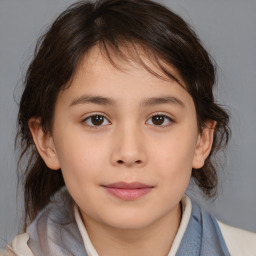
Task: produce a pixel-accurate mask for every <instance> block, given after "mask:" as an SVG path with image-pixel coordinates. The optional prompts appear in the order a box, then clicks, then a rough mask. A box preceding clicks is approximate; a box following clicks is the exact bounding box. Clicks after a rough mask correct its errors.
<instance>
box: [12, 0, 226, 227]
mask: <svg viewBox="0 0 256 256" xmlns="http://www.w3.org/2000/svg"><path fill="white" fill-rule="evenodd" d="M95 45H98V46H100V48H101V50H102V51H103V52H104V53H105V54H106V55H107V56H108V58H109V60H110V61H111V63H112V64H113V65H115V62H114V61H113V58H112V56H113V53H114V55H115V56H116V57H120V58H121V59H122V60H123V61H126V60H128V59H129V58H131V57H132V56H133V57H132V58H133V59H134V60H136V61H139V62H140V63H141V64H142V65H143V66H144V67H145V68H147V69H148V70H149V68H148V67H147V65H146V64H145V63H144V62H143V61H142V60H141V58H140V56H139V53H138V51H137V50H138V47H140V49H143V50H144V51H145V53H146V54H147V55H146V56H151V57H150V59H151V61H152V62H155V63H156V64H157V65H158V66H159V67H160V68H161V70H162V71H163V72H164V73H165V74H166V75H168V76H169V77H170V78H172V79H175V80H176V81H177V82H178V83H180V81H179V80H178V79H177V78H176V77H175V76H173V75H172V74H171V73H170V72H169V71H168V70H167V69H166V65H163V63H165V64H167V65H169V66H172V67H174V68H175V69H176V70H177V72H178V73H179V74H180V76H181V77H182V79H183V81H184V82H185V84H186V88H185V89H186V90H187V91H188V92H189V94H190V95H191V96H192V98H193V100H194V104H195V107H196V113H197V122H198V128H199V131H201V129H202V127H204V124H205V122H206V121H207V120H215V121H217V125H216V127H215V131H214V140H213V146H212V150H211V153H210V155H209V156H208V158H207V159H206V161H205V165H204V166H203V167H202V168H201V169H198V170H193V172H192V177H193V178H194V180H195V182H196V183H197V184H198V186H199V187H200V188H201V189H202V191H203V192H204V193H205V194H206V195H207V196H213V195H214V194H215V192H216V187H217V174H216V169H215V166H214V164H213V156H214V155H215V153H216V152H217V151H218V150H219V149H220V148H221V147H223V146H225V145H226V144H227V142H228V140H229V137H230V130H229V127H228V122H229V116H228V114H227V113H226V112H225V111H224V110H223V109H222V108H221V107H220V106H219V105H217V104H216V102H215V100H214V96H213V86H214V84H215V68H214V65H213V63H212V60H211V58H210V57H209V55H208V53H207V51H206V50H205V49H204V47H203V46H202V44H201V43H200V41H199V39H198V38H197V36H196V34H195V33H194V31H193V30H192V29H191V28H190V26H189V25H188V24H187V23H186V22H185V21H184V20H183V19H182V18H180V17H179V16H178V15H176V14H174V13H173V12H172V11H170V10H168V9H167V8H166V7H164V6H162V5H159V4H157V3H154V2H152V1H149V0H99V1H96V2H84V1H81V2H78V3H76V4H74V5H71V6H70V7H69V8H68V9H67V10H66V11H64V12H63V13H62V14H61V15H60V16H59V17H58V18H57V19H56V20H55V22H54V23H53V24H52V26H51V27H50V28H49V29H48V31H47V32H46V33H45V34H44V35H43V36H42V37H41V38H40V39H39V40H38V44H37V47H36V49H35V54H34V58H33V60H32V62H31V64H30V66H29V68H28V71H27V74H26V77H25V89H24V92H23V95H22V98H21V101H20V109H19V114H18V124H19V130H18V132H17V138H19V139H20V143H21V148H22V154H21V157H20V160H21V158H22V157H23V156H24V155H28V156H29V157H28V161H27V165H26V168H25V171H24V174H23V183H24V190H25V191H24V195H25V198H24V200H25V224H24V227H26V226H27V224H28V222H31V221H32V220H33V219H34V218H35V217H36V215H37V214H38V212H39V211H40V210H41V209H42V208H43V207H44V206H46V205H47V204H48V203H49V201H50V197H51V196H52V195H53V194H54V193H55V192H56V191H58V190H59V189H60V188H61V187H63V186H64V180H63V177H62V173H61V171H59V172H56V171H51V170H50V169H49V168H48V167H47V166H46V164H45V163H44V161H43V160H42V158H41V157H40V155H39V154H38V152H37V149H36V147H35V145H34V142H33V139H32V136H31V133H30V130H29V127H28V121H29V119H30V118H31V117H40V119H41V125H42V127H43V129H44V131H45V132H51V127H52V122H53V113H54V107H55V102H56V99H57V96H58V93H59V92H60V90H62V89H64V88H65V86H67V85H68V84H69V82H70V81H71V79H72V76H73V75H74V72H75V71H76V67H77V65H78V63H79V61H80V59H81V58H82V57H83V56H84V55H85V54H86V53H88V51H89V50H90V49H91V48H92V47H93V46H95ZM127 52H128V53H127ZM149 71H150V72H152V71H151V70H149ZM156 75H157V74H156Z"/></svg>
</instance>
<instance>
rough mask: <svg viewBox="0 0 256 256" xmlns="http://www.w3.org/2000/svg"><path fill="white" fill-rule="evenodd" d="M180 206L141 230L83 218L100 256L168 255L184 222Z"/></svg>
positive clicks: (86, 217)
mask: <svg viewBox="0 0 256 256" xmlns="http://www.w3.org/2000/svg"><path fill="white" fill-rule="evenodd" d="M181 215H182V212H181V207H180V205H177V207H176V208H175V209H174V210H173V211H172V212H171V213H168V214H166V215H165V216H163V217H162V218H161V219H159V220H157V221H155V222H154V223H151V224H150V225H148V226H147V227H144V228H139V229H129V230H127V229H117V228H113V227H110V226H107V225H102V224H99V223H97V222H95V221H94V220H92V219H90V218H89V217H88V216H83V219H84V223H86V230H87V232H88V235H89V237H90V240H91V242H92V244H93V245H94V247H95V249H96V251H97V252H98V254H99V256H119V255H122V256H128V255H129V256H130V255H133V256H144V255H145V256H146V255H159V256H160V255H161V256H167V255H168V253H169V251H170V249H171V246H172V243H173V240H174V238H175V236H176V233H177V231H178V228H179V225H180V221H181Z"/></svg>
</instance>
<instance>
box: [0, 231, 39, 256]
mask: <svg viewBox="0 0 256 256" xmlns="http://www.w3.org/2000/svg"><path fill="white" fill-rule="evenodd" d="M28 239H29V235H28V233H23V234H20V235H17V236H15V237H14V239H13V241H12V243H11V244H10V245H8V246H7V248H6V250H5V251H3V252H0V256H34V254H33V253H32V251H31V250H30V248H29V247H28V244H27V242H28Z"/></svg>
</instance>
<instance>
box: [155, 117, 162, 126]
mask: <svg viewBox="0 0 256 256" xmlns="http://www.w3.org/2000/svg"><path fill="white" fill-rule="evenodd" d="M163 122H164V117H163V116H154V117H153V124H155V125H161V124H163Z"/></svg>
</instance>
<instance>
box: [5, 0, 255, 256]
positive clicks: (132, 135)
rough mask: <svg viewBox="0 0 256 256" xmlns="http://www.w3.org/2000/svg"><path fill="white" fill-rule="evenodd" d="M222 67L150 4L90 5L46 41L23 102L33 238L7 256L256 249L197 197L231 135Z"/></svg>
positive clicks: (66, 16) (102, 0)
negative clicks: (219, 80)
mask: <svg viewBox="0 0 256 256" xmlns="http://www.w3.org/2000/svg"><path fill="white" fill-rule="evenodd" d="M214 82H215V72H214V66H213V64H212V61H211V59H210V57H209V55H208V53H207V52H206V51H205V49H204V48H203V47H202V45H201V44H200V41H199V39H198V38H197V36H196V34H195V33H194V32H193V31H192V29H191V28H190V27H189V26H188V25H187V24H186V23H185V22H184V21H183V20H182V19H181V18H180V17H179V16H177V15H176V14H174V13H173V12H171V11H170V10H168V9H166V8H165V7H163V6H161V5H159V4H156V3H154V2H151V1H149V0H99V1H96V2H84V1H81V2H79V3H77V4H74V5H72V6H71V7H69V8H68V9H67V10H66V11H65V12H63V13H62V14H61V15H60V16H59V17H58V18H57V19H56V21H55V22H54V23H53V25H52V26H51V27H50V29H49V30H48V31H47V33H46V34H45V35H44V36H43V37H42V38H41V39H40V41H39V43H38V45H37V48H36V51H35V56H34V59H33V61H32V62H31V64H30V66H29V69H28V71H27V75H26V81H25V90H24V92H23V95H22V98H21V102H20V110H19V116H18V121H19V131H18V135H19V136H20V140H21V141H20V142H21V145H22V146H23V152H22V155H21V157H22V156H24V155H28V156H29V158H28V159H29V160H28V164H27V167H26V170H25V172H24V195H25V219H24V233H23V234H20V235H18V236H16V237H15V238H14V240H13V242H12V243H11V244H10V245H9V246H8V251H6V252H5V253H7V254H8V255H20V256H21V255H26V256H32V255H36V256H38V255H54V256H61V255H76V256H80V255H88V256H89V255H91V256H96V255H99V256H103V255H104V256H108V255H111V256H115V255H116V256H117V255H118V256H120V255H121V256H126V255H135V256H136V255H140V256H141V255H160V256H164V255H168V256H170V255H182V256H184V255H190V256H198V255H203V256H210V255H256V235H255V234H253V233H250V232H247V231H244V230H240V229H237V228H234V227H230V226H227V225H225V224H223V223H221V222H219V221H218V220H217V219H215V218H214V217H213V216H212V215H211V214H209V213H208V212H206V211H205V210H203V209H202V208H200V206H199V205H198V204H197V203H195V202H194V201H192V200H191V199H190V198H189V197H188V196H187V195H186V194H185V191H186V189H187V186H188V184H189V181H190V179H193V180H194V181H195V182H196V184H197V185H198V186H199V188H200V189H202V191H203V192H204V193H205V195H206V196H208V197H211V196H214V194H215V193H216V187H217V175H216V169H215V166H214V165H213V159H212V158H213V157H214V155H215V154H216V152H217V151H218V150H219V149H220V148H221V147H223V146H225V145H226V144H227V143H228V140H229V137H230V132H229V127H228V121H229V117H228V115H227V113H226V112H225V111H224V110H223V109H222V108H221V107H220V106H218V105H217V104H216V103H215V100H214V97H213V93H212V91H213V85H214Z"/></svg>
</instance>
